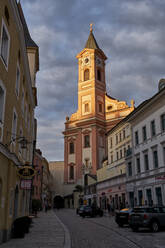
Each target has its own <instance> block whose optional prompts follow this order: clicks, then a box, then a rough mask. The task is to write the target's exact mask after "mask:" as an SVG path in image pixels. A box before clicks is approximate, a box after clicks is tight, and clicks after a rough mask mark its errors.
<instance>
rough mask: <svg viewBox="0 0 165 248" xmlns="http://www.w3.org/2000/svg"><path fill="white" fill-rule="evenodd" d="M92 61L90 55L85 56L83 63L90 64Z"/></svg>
mask: <svg viewBox="0 0 165 248" xmlns="http://www.w3.org/2000/svg"><path fill="white" fill-rule="evenodd" d="M89 63H90V57H85V58H84V59H83V65H88V64H89Z"/></svg>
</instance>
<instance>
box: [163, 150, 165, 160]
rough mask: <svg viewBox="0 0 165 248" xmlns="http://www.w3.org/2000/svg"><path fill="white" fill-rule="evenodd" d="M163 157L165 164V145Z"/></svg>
mask: <svg viewBox="0 0 165 248" xmlns="http://www.w3.org/2000/svg"><path fill="white" fill-rule="evenodd" d="M163 158H164V164H165V146H164V147H163Z"/></svg>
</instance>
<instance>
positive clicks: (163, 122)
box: [160, 114, 165, 132]
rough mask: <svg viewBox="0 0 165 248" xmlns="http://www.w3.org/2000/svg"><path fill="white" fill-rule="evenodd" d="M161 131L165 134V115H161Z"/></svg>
mask: <svg viewBox="0 0 165 248" xmlns="http://www.w3.org/2000/svg"><path fill="white" fill-rule="evenodd" d="M160 118H161V130H162V132H165V114H163V115H161V117H160Z"/></svg>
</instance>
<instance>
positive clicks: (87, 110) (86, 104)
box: [84, 103, 89, 112]
mask: <svg viewBox="0 0 165 248" xmlns="http://www.w3.org/2000/svg"><path fill="white" fill-rule="evenodd" d="M84 108H85V112H89V103H85V105H84Z"/></svg>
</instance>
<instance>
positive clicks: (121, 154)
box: [120, 150, 123, 158]
mask: <svg viewBox="0 0 165 248" xmlns="http://www.w3.org/2000/svg"><path fill="white" fill-rule="evenodd" d="M122 156H123V153H122V150H120V158H122Z"/></svg>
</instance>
